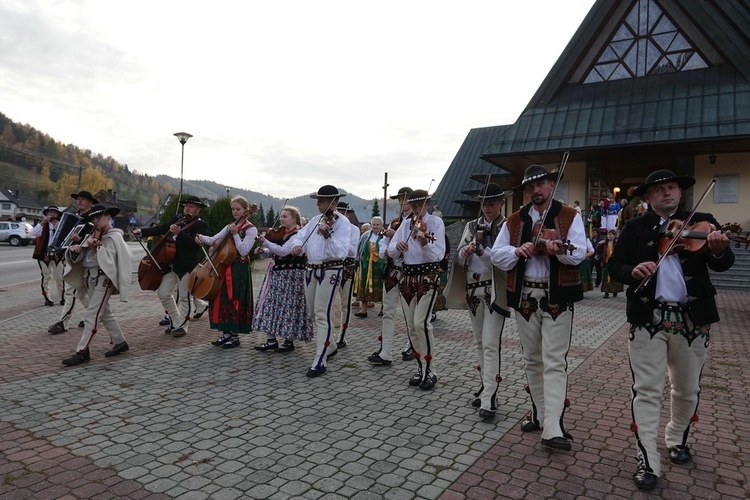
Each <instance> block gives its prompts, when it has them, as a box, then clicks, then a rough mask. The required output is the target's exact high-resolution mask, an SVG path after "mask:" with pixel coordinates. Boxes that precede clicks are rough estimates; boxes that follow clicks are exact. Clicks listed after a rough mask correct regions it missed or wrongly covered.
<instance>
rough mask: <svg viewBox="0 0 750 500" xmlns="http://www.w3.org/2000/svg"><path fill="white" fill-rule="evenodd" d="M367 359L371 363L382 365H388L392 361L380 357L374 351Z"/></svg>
mask: <svg viewBox="0 0 750 500" xmlns="http://www.w3.org/2000/svg"><path fill="white" fill-rule="evenodd" d="M367 361H369V362H370V363H372V364H373V365H382V366H388V365H390V364H391V363H392V362H391V361H388V360H387V359H383V358H381V357H380V354H377V353H375V354H373V355H372V356H370V357H368V358H367Z"/></svg>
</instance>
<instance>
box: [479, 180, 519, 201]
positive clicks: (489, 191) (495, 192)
mask: <svg viewBox="0 0 750 500" xmlns="http://www.w3.org/2000/svg"><path fill="white" fill-rule="evenodd" d="M511 196H513V191H503V188H501V187H500V185H499V184H495V183H494V182H490V183H489V184H487V185H486V186H482V189H481V190H480V191H479V194H478V195H476V199H478V200H482V201H484V200H486V201H493V200H504V199H505V198H510V197H511Z"/></svg>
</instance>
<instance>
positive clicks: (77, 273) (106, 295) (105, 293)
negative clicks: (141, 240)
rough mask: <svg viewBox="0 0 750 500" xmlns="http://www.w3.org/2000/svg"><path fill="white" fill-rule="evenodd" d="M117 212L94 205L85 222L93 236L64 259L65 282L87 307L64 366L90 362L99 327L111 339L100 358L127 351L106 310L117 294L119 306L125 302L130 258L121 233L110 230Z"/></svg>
mask: <svg viewBox="0 0 750 500" xmlns="http://www.w3.org/2000/svg"><path fill="white" fill-rule="evenodd" d="M119 212H120V209H118V208H114V207H113V208H107V207H105V206H104V205H94V206H93V207H91V210H90V211H89V213H88V216H87V219H88V221H89V222H91V223H92V224H93V225H94V229H93V232H92V233H91V234H90V235H89V236H88V237H86V239H85V240H83V241H82V242H81V243H79V244H75V245H72V246H71V247H70V248H69V249H68V251H67V252H66V254H67V259H68V263H69V265H70V268H69V270H68V272H66V273H65V280H66V281H67V282H68V283H69V284H70V285H71V287H73V288H75V289H77V290H85V293H86V294H87V295H88V298H89V304H88V306H86V311H85V313H84V327H83V334H82V335H81V340H80V341H79V342H78V346H77V348H76V352H75V353H73V355H71V356H69V357H67V358H65V359H63V361H62V363H63V364H64V365H66V366H75V365H80V364H81V363H86V362H88V361H89V360H90V359H91V354H90V349H89V346H90V344H91V340H92V339H93V336H94V334H95V333H96V332H97V329H98V327H99V324H100V323H101V324H102V325H104V327H105V328H106V329H107V332H109V335H110V337H111V338H112V343H113V346H112V349H110V350H109V351H107V352H106V353H105V354H104V355H105V356H106V357H108V358H110V357H112V356H118V355H119V354H122V353H123V352H125V351H127V350H128V349H129V347H128V343H127V342H126V341H125V336H124V335H123V333H122V329H121V328H120V325H119V323H118V322H117V319H115V316H114V315H113V314H112V310H111V309H110V307H109V299H110V297H111V296H112V295H114V294H119V296H120V302H127V301H128V292H129V288H130V278H131V275H132V270H131V268H132V260H133V256H132V254H131V252H130V248H129V247H128V245H127V244H126V243H125V240H124V239H123V237H122V235H123V233H122V229H116V228H113V227H112V224H111V222H112V217H114V216H115V215H117V214H118V213H119Z"/></svg>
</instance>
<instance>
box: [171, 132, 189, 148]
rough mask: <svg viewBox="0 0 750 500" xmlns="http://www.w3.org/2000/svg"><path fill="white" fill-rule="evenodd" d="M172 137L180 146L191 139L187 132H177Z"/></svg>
mask: <svg viewBox="0 0 750 500" xmlns="http://www.w3.org/2000/svg"><path fill="white" fill-rule="evenodd" d="M174 136H175V137H177V140H178V141H180V144H182V145H183V146H184V145H185V143H186V142H187V141H188V139H190V138H191V137H193V136H192V135H190V134H188V133H187V132H177V133H176V134H174Z"/></svg>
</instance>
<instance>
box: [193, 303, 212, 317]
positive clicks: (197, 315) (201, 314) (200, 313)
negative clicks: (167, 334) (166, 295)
mask: <svg viewBox="0 0 750 500" xmlns="http://www.w3.org/2000/svg"><path fill="white" fill-rule="evenodd" d="M206 311H208V306H206V307H204V308H203V310H202V311H201V312H199V313H195V314H193V317H192V318H191V319H201V316H203V315H204V314H205V313H206Z"/></svg>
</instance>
